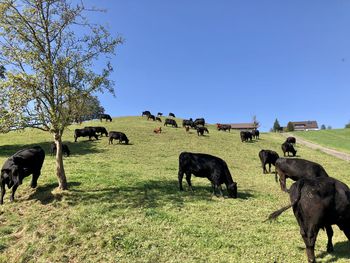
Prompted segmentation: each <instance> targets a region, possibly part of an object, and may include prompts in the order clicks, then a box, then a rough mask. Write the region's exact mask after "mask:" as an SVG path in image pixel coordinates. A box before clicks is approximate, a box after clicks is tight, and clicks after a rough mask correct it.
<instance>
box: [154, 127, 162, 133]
mask: <svg viewBox="0 0 350 263" xmlns="http://www.w3.org/2000/svg"><path fill="white" fill-rule="evenodd" d="M153 132H154V133H162V127H158V128H154V130H153Z"/></svg>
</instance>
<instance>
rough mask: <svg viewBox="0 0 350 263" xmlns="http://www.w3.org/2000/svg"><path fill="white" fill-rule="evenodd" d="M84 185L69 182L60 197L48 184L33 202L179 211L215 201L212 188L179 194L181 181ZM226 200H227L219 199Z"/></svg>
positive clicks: (241, 195) (246, 193)
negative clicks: (187, 204)
mask: <svg viewBox="0 0 350 263" xmlns="http://www.w3.org/2000/svg"><path fill="white" fill-rule="evenodd" d="M76 186H80V183H77V182H71V183H69V185H68V187H69V191H68V192H62V193H60V194H52V190H53V189H54V188H56V187H57V184H48V185H44V186H39V187H38V188H37V190H36V192H35V193H33V194H32V195H31V196H30V197H29V200H32V199H37V200H39V201H40V202H41V203H42V204H49V203H51V202H54V201H61V200H62V198H63V197H66V198H65V201H66V202H67V203H68V204H69V205H72V206H78V205H94V204H96V203H99V204H111V206H110V207H109V208H110V209H111V208H113V207H119V208H120V207H122V208H127V207H133V208H137V207H145V208H156V207H161V206H163V205H168V204H173V205H175V206H177V207H179V208H181V207H183V206H184V202H185V200H191V202H197V201H207V202H212V201H213V198H212V197H213V195H212V192H211V187H210V186H197V187H194V191H193V192H192V191H189V190H186V187H185V191H179V189H178V181H175V180H170V181H154V180H153V181H152V180H151V181H147V182H140V183H138V184H136V185H133V186H120V187H108V188H100V189H96V190H94V189H92V190H85V189H79V187H76ZM224 197H225V198H227V192H226V190H224ZM251 197H253V195H252V194H251V193H250V192H249V191H244V192H238V199H249V198H251ZM218 198H223V197H218Z"/></svg>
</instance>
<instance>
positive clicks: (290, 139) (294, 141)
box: [286, 137, 297, 144]
mask: <svg viewBox="0 0 350 263" xmlns="http://www.w3.org/2000/svg"><path fill="white" fill-rule="evenodd" d="M286 142H289V143H293V144H296V143H297V141H296V139H295V137H288V138H287V139H286Z"/></svg>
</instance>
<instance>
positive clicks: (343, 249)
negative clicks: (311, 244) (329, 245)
mask: <svg viewBox="0 0 350 263" xmlns="http://www.w3.org/2000/svg"><path fill="white" fill-rule="evenodd" d="M333 245H334V251H333V252H332V253H327V252H326V251H324V252H322V253H320V254H319V255H316V259H317V258H324V257H326V256H331V258H330V259H328V260H325V261H324V262H337V261H338V260H340V259H348V260H349V259H350V254H349V249H350V243H349V241H343V242H338V243H336V244H333ZM304 250H305V248H304Z"/></svg>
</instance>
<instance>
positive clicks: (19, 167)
mask: <svg viewBox="0 0 350 263" xmlns="http://www.w3.org/2000/svg"><path fill="white" fill-rule="evenodd" d="M44 159H45V152H44V150H43V149H42V148H41V147H40V146H34V147H32V148H28V149H23V150H20V151H18V152H16V153H15V154H14V155H12V156H11V157H10V158H8V159H7V160H6V162H5V163H4V165H3V166H2V168H1V177H0V181H1V198H0V204H1V205H2V204H3V203H4V195H5V185H7V187H8V188H9V189H10V188H11V187H12V194H11V196H10V201H11V202H12V201H14V200H15V192H16V190H17V187H18V186H19V185H20V184H22V181H23V178H24V177H27V176H29V175H31V174H33V177H32V182H31V184H30V186H31V187H32V188H35V187H36V186H37V182H38V178H39V176H40V171H41V167H42V166H43V163H44Z"/></svg>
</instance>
